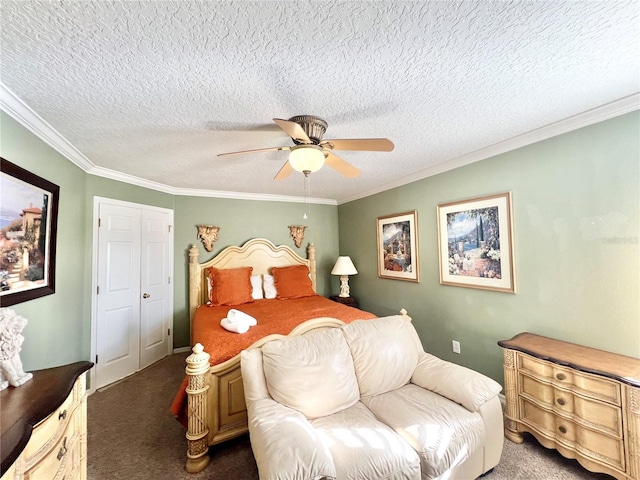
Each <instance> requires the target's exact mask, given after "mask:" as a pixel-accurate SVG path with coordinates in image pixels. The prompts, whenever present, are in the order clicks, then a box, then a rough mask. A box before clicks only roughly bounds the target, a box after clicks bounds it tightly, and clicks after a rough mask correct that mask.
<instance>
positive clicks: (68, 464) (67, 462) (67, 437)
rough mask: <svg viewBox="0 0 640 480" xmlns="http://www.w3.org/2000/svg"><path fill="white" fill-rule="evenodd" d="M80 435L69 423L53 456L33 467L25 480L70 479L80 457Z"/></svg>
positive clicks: (48, 456) (53, 451)
mask: <svg viewBox="0 0 640 480" xmlns="http://www.w3.org/2000/svg"><path fill="white" fill-rule="evenodd" d="M79 446H80V442H79V435H78V434H77V432H76V429H75V425H74V424H73V422H71V423H69V425H68V426H67V428H66V430H65V431H64V432H63V434H62V436H61V437H60V439H59V440H58V442H57V443H56V444H55V445H54V446H53V448H52V449H51V454H50V455H47V456H46V457H44V458H43V459H42V460H41V461H40V462H38V463H36V464H35V465H33V466H32V467H31V468H29V469H28V470H27V472H26V473H25V476H24V478H25V480H53V479H62V478H65V480H66V478H67V477H68V478H70V477H71V476H70V475H69V474H70V473H71V472H72V470H73V467H74V465H76V464H77V463H78V460H79V456H80V448H79Z"/></svg>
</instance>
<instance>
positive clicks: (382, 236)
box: [377, 210, 420, 282]
mask: <svg viewBox="0 0 640 480" xmlns="http://www.w3.org/2000/svg"><path fill="white" fill-rule="evenodd" d="M377 228H378V276H379V277H380V278H392V279H395V280H407V281H410V282H419V281H420V272H419V269H418V265H419V262H418V212H417V211H415V210H413V211H411V212H405V213H398V214H395V215H388V216H386V217H378V219H377Z"/></svg>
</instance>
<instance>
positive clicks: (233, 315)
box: [227, 308, 258, 327]
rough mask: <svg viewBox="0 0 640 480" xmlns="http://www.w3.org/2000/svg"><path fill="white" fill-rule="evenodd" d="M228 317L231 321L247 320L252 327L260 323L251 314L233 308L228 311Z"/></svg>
mask: <svg viewBox="0 0 640 480" xmlns="http://www.w3.org/2000/svg"><path fill="white" fill-rule="evenodd" d="M227 318H228V319H229V321H230V322H231V323H238V322H247V323H248V324H249V326H250V327H253V326H254V325H257V324H258V321H257V320H256V319H255V318H254V317H252V316H251V315H249V314H247V313H244V312H241V311H240V310H236V309H235V308H232V309H230V310H229V312H228V313H227Z"/></svg>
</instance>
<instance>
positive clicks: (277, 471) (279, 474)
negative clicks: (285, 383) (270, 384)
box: [247, 398, 336, 480]
mask: <svg viewBox="0 0 640 480" xmlns="http://www.w3.org/2000/svg"><path fill="white" fill-rule="evenodd" d="M247 413H248V414H249V435H250V437H251V449H252V450H253V455H254V457H255V459H256V464H257V466H258V473H259V474H260V478H273V479H276V478H277V479H281V480H288V479H291V480H293V479H296V480H297V479H301V480H320V479H324V480H328V479H336V469H335V466H334V463H333V459H332V458H331V453H330V452H329V449H328V448H327V447H326V446H325V445H324V443H323V442H322V439H321V438H320V436H319V435H318V432H316V431H315V429H314V428H313V427H312V426H311V425H310V424H309V421H308V420H307V419H306V418H305V417H304V415H302V413H300V412H297V411H295V410H293V409H291V408H288V407H285V406H284V405H281V404H279V403H277V402H275V401H274V400H273V399H271V398H262V399H259V400H257V401H255V402H251V403H250V404H249V405H248V412H247Z"/></svg>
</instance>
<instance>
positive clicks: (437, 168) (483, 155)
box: [338, 92, 640, 205]
mask: <svg viewBox="0 0 640 480" xmlns="http://www.w3.org/2000/svg"><path fill="white" fill-rule="evenodd" d="M639 109H640V92H638V93H634V94H633V95H629V96H628V97H623V98H621V99H619V100H615V101H613V102H611V103H607V104H605V105H602V106H600V107H596V108H593V109H591V110H587V111H586V112H582V113H579V114H577V115H574V116H572V117H568V118H565V119H563V120H559V121H557V122H554V123H551V124H549V125H546V126H544V127H540V128H536V129H535V130H531V131H529V132H526V133H523V134H521V135H518V136H515V137H512V138H510V139H508V140H505V141H503V142H499V143H495V144H493V145H490V146H488V147H485V148H481V149H480V150H476V151H474V152H470V153H467V154H465V155H462V156H460V157H456V158H453V159H451V160H448V161H446V162H443V163H439V164H438V165H434V166H432V167H429V168H425V169H424V170H420V171H419V172H416V173H413V174H411V175H407V176H404V177H402V178H399V179H397V180H395V181H393V182H389V183H385V184H384V185H380V186H379V187H376V188H375V189H370V190H367V191H364V192H361V193H359V194H357V195H353V196H351V197H345V198H342V199H338V205H342V204H343V203H348V202H352V201H354V200H359V199H361V198H365V197H369V196H371V195H375V194H377V193H381V192H385V191H387V190H391V189H392V188H396V187H401V186H403V185H407V184H409V183H413V182H416V181H418V180H422V179H424V178H427V177H432V176H434V175H438V174H440V173H444V172H448V171H450V170H454V169H456V168H459V167H463V166H465V165H469V164H471V163H475V162H479V161H480V160H485V159H487V158H491V157H495V156H496V155H500V154H502V153H506V152H510V151H512V150H516V149H518V148H521V147H525V146H527V145H531V144H533V143H536V142H539V141H541V140H546V139H548V138H552V137H555V136H558V135H562V134H563V133H568V132H571V131H573V130H577V129H579V128H582V127H586V126H589V125H593V124H595V123H599V122H603V121H605V120H609V119H610V118H614V117H617V116H620V115H624V114H625V113H630V112H633V111H635V110H639Z"/></svg>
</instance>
